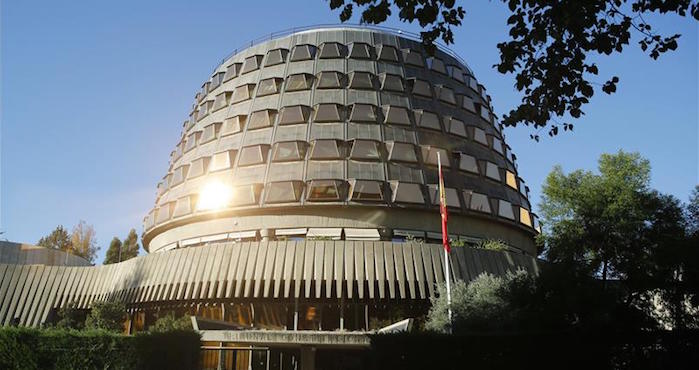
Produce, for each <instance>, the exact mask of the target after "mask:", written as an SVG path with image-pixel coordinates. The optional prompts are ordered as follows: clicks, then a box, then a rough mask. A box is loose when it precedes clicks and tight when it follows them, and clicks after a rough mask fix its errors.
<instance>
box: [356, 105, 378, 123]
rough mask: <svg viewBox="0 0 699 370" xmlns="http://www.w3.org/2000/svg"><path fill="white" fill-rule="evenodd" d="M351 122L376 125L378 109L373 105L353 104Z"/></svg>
mask: <svg viewBox="0 0 699 370" xmlns="http://www.w3.org/2000/svg"><path fill="white" fill-rule="evenodd" d="M350 121H352V122H371V123H376V107H375V106H373V105H371V104H359V103H355V104H353V105H352V111H351V113H350Z"/></svg>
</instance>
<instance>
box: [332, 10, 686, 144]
mask: <svg viewBox="0 0 699 370" xmlns="http://www.w3.org/2000/svg"><path fill="white" fill-rule="evenodd" d="M329 1H330V8H331V9H333V10H334V9H341V11H340V20H341V21H343V22H345V21H348V20H349V19H350V18H351V17H352V14H353V12H354V11H355V10H356V9H359V10H360V11H361V19H360V22H361V23H368V24H380V23H382V22H385V21H386V20H387V19H388V17H389V16H390V15H391V14H392V11H393V10H397V11H398V17H399V19H400V20H401V21H403V22H407V23H413V22H414V21H417V22H418V23H419V25H420V27H422V28H423V29H424V31H423V32H421V37H422V42H423V45H425V48H426V50H427V52H428V53H433V52H434V50H435V46H434V43H435V41H436V40H438V39H441V40H442V41H443V42H444V43H445V44H452V43H453V42H454V34H453V30H452V28H453V27H457V26H460V25H461V22H462V20H463V19H464V16H465V14H466V11H465V10H464V9H463V8H462V7H461V6H457V5H456V1H455V0H393V1H389V0H329ZM502 1H503V2H504V3H505V4H506V5H507V7H508V9H509V11H510V12H511V15H510V17H509V18H508V19H507V21H506V23H507V26H508V27H509V40H506V41H504V42H501V43H499V44H497V48H498V50H499V52H500V62H499V63H498V64H496V65H494V67H495V68H496V69H497V70H498V72H500V73H503V74H510V73H511V74H514V78H515V83H514V86H515V87H516V88H517V90H518V91H520V92H522V93H523V97H522V100H521V102H520V104H519V105H518V106H517V107H514V108H513V109H512V110H510V112H509V113H507V114H506V115H504V116H503V120H502V122H503V123H504V124H505V125H508V126H517V125H518V124H525V125H527V126H529V125H531V126H533V128H534V129H535V132H536V133H534V134H532V135H531V137H532V138H533V139H535V140H537V141H538V140H539V136H538V134H537V133H538V132H539V131H540V130H542V129H547V131H548V134H549V135H550V136H555V135H557V134H558V132H559V127H562V128H563V130H564V131H568V130H572V129H573V124H571V123H569V122H563V123H561V122H560V121H559V120H558V119H559V118H560V119H568V118H570V117H572V118H579V117H580V116H582V115H583V114H585V113H584V111H583V107H584V106H585V105H586V104H588V103H589V102H590V98H592V96H593V95H594V94H595V90H596V89H597V88H599V89H601V90H602V91H603V92H604V93H606V94H612V93H614V92H616V89H617V84H618V83H619V78H618V77H617V76H611V77H608V78H605V80H606V82H604V83H598V82H596V81H595V76H598V75H599V68H598V66H597V63H595V62H590V61H588V57H590V56H594V55H595V54H597V55H611V54H614V53H621V52H623V51H624V48H625V47H626V46H627V45H629V43H630V40H631V36H632V32H636V33H637V34H638V35H639V36H640V40H639V41H638V44H639V46H640V48H641V49H642V50H643V51H644V52H646V53H647V54H648V55H649V56H650V57H651V58H653V59H658V57H660V55H662V54H663V53H665V52H668V51H671V50H675V49H677V46H678V43H677V42H678V39H679V38H680V35H679V34H674V35H661V34H659V33H656V32H655V31H654V28H653V26H652V25H651V24H650V23H649V22H647V21H646V20H645V19H644V16H647V15H649V14H653V13H657V14H662V15H667V14H675V15H679V16H682V17H685V16H688V15H689V16H691V17H693V18H694V19H696V20H699V4H697V1H693V0H666V1H663V0H586V1H574V0H568V1H551V0H502Z"/></svg>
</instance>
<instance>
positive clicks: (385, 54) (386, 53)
mask: <svg viewBox="0 0 699 370" xmlns="http://www.w3.org/2000/svg"><path fill="white" fill-rule="evenodd" d="M378 55H379V60H381V61H384V62H393V63H398V62H399V60H398V49H396V48H395V47H393V46H391V45H384V44H382V45H379V52H378Z"/></svg>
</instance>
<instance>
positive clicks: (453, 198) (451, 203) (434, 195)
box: [428, 184, 461, 208]
mask: <svg viewBox="0 0 699 370" xmlns="http://www.w3.org/2000/svg"><path fill="white" fill-rule="evenodd" d="M428 191H429V194H430V201H431V202H432V205H436V206H438V205H439V185H436V184H433V185H429V186H428ZM444 194H445V195H446V198H447V206H448V207H454V208H461V203H460V202H459V195H458V192H457V191H456V189H454V188H447V187H445V188H444Z"/></svg>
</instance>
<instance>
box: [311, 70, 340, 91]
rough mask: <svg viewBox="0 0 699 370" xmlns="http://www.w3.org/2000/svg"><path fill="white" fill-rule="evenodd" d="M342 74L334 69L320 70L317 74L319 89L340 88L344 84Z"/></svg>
mask: <svg viewBox="0 0 699 370" xmlns="http://www.w3.org/2000/svg"><path fill="white" fill-rule="evenodd" d="M344 80H345V78H344V75H343V74H342V73H340V72H336V71H322V72H320V74H318V86H316V87H317V88H319V89H341V88H342V87H343V86H344Z"/></svg>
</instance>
